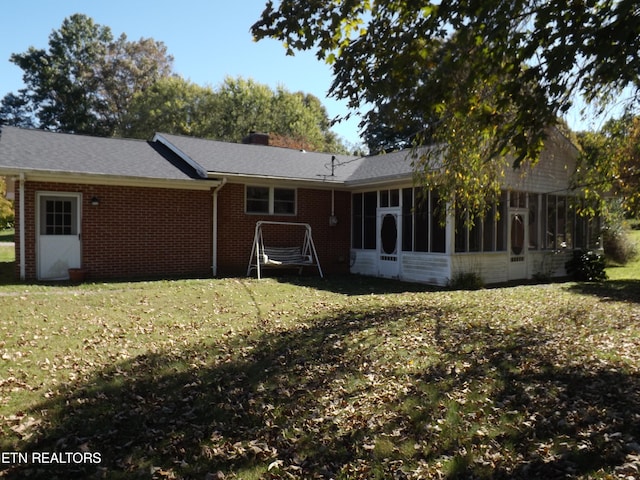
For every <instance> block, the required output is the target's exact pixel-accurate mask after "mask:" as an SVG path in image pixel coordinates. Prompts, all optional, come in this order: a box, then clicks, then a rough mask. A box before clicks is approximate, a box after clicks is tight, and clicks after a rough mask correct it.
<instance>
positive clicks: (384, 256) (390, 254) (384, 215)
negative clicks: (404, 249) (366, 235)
mask: <svg viewBox="0 0 640 480" xmlns="http://www.w3.org/2000/svg"><path fill="white" fill-rule="evenodd" d="M401 213H402V212H401V210H400V209H399V208H384V209H379V210H378V273H379V275H380V276H382V277H389V278H397V277H398V276H399V275H400V246H401V245H402V243H401V232H402V229H401V228H400V219H401V218H402V217H401Z"/></svg>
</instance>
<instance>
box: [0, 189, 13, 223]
mask: <svg viewBox="0 0 640 480" xmlns="http://www.w3.org/2000/svg"><path fill="white" fill-rule="evenodd" d="M6 193H7V184H6V179H5V178H4V177H0V230H3V229H5V228H10V227H13V224H14V221H15V214H14V209H13V202H11V201H10V200H7V199H6Z"/></svg>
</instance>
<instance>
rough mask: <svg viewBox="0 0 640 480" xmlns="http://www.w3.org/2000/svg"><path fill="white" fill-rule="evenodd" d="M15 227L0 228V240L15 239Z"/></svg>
mask: <svg viewBox="0 0 640 480" xmlns="http://www.w3.org/2000/svg"><path fill="white" fill-rule="evenodd" d="M15 233H16V231H15V229H13V228H7V229H4V230H0V242H14V241H15Z"/></svg>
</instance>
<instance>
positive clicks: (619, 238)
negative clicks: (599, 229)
mask: <svg viewBox="0 0 640 480" xmlns="http://www.w3.org/2000/svg"><path fill="white" fill-rule="evenodd" d="M602 243H603V247H604V253H605V256H606V258H607V260H610V261H612V262H614V263H616V264H618V265H626V264H627V263H629V262H631V261H633V260H635V259H636V258H638V244H636V243H635V242H634V241H633V240H632V239H631V237H630V235H629V233H628V232H627V231H626V230H625V229H623V228H618V229H609V228H608V229H605V230H604V232H603V236H602Z"/></svg>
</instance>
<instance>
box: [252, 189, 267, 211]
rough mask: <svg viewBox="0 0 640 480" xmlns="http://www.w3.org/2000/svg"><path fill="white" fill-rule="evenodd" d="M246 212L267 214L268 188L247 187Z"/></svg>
mask: <svg viewBox="0 0 640 480" xmlns="http://www.w3.org/2000/svg"><path fill="white" fill-rule="evenodd" d="M247 212H250V213H269V187H247Z"/></svg>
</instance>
